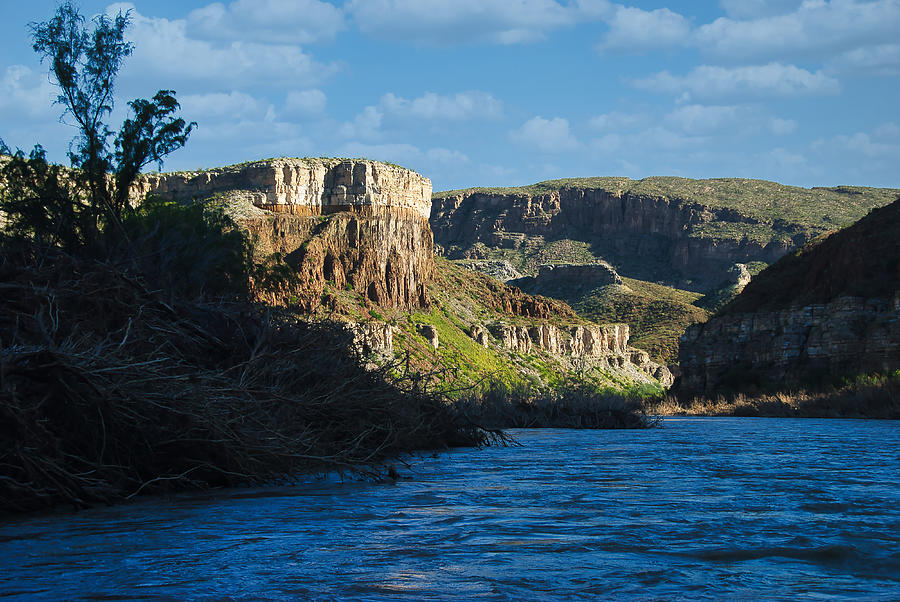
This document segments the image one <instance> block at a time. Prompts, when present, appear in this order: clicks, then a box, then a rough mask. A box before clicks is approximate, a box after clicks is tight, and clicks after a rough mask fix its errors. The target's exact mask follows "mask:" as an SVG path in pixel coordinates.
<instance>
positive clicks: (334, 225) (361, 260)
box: [135, 159, 434, 308]
mask: <svg viewBox="0 0 900 602" xmlns="http://www.w3.org/2000/svg"><path fill="white" fill-rule="evenodd" d="M148 193H150V194H155V195H157V196H160V197H162V198H164V199H172V200H179V201H188V200H200V199H206V198H210V197H212V196H214V195H222V196H223V197H224V198H225V199H226V201H232V202H238V203H243V204H244V205H249V204H252V205H254V206H255V207H256V208H257V209H256V210H253V211H248V212H246V215H245V216H244V217H242V218H240V219H239V222H240V223H241V224H242V225H243V226H244V227H245V228H247V230H248V231H249V232H250V233H251V235H252V236H253V239H254V242H255V248H256V253H257V256H258V257H260V258H265V257H267V256H269V255H271V254H273V253H279V254H281V255H282V256H283V257H284V258H286V260H287V262H288V264H289V265H291V266H292V267H294V268H295V269H296V271H297V273H298V274H299V276H300V281H301V288H302V291H294V292H302V294H303V295H304V296H305V297H307V298H306V299H305V300H301V301H304V303H303V305H307V306H310V307H312V306H314V305H315V303H316V302H317V300H318V298H319V297H320V296H321V294H322V292H323V291H324V287H325V284H326V283H331V285H332V286H334V287H336V288H339V289H344V288H350V289H352V290H354V291H357V292H359V293H360V294H362V295H364V296H365V297H366V298H368V299H369V300H370V301H371V302H372V303H375V304H377V305H380V306H382V307H398V308H415V307H423V306H426V305H428V295H427V289H426V286H427V284H428V282H429V281H430V280H431V279H432V277H433V275H434V259H433V252H434V251H433V237H432V234H431V229H430V227H429V225H428V216H429V214H430V209H431V181H430V180H428V179H427V178H424V177H422V176H420V175H419V174H417V173H415V172H413V171H410V170H408V169H403V168H402V167H397V166H394V165H387V164H384V163H378V162H376V161H366V160H339V159H273V160H266V161H258V162H255V163H248V164H244V165H239V166H233V167H225V168H220V169H214V170H210V171H206V172H200V173H178V174H162V175H154V176H147V177H145V178H144V179H143V180H142V181H141V182H139V183H138V185H137V186H136V190H135V194H136V195H143V194H148ZM248 201H249V203H248ZM274 301H276V302H277V301H278V300H274Z"/></svg>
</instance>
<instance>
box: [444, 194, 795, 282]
mask: <svg viewBox="0 0 900 602" xmlns="http://www.w3.org/2000/svg"><path fill="white" fill-rule="evenodd" d="M753 221H754V220H752V219H751V218H747V217H746V216H743V215H741V214H740V213H738V212H737V211H734V210H732V209H725V208H711V207H708V206H705V205H703V204H700V203H695V202H690V201H685V200H680V199H668V198H662V197H654V196H648V195H640V194H631V193H628V192H625V193H617V192H616V191H610V190H603V189H594V188H578V187H563V188H561V189H559V190H552V191H548V192H544V193H541V194H535V195H529V194H522V193H503V192H497V193H493V192H490V193H488V192H479V191H477V190H475V191H461V192H459V193H453V194H449V195H445V196H438V197H436V198H435V199H434V202H433V204H432V209H431V228H432V230H433V231H434V236H435V241H436V242H437V243H438V244H439V245H441V247H443V248H444V249H446V250H447V252H448V255H449V256H450V257H451V258H454V257H455V255H454V253H458V254H461V255H465V254H466V253H467V250H469V249H471V248H472V247H473V245H476V244H477V243H482V244H484V245H486V246H488V247H493V248H514V249H522V248H524V246H525V245H526V244H527V241H528V240H529V239H531V238H534V237H541V238H542V239H543V240H557V239H562V238H570V239H575V240H580V241H585V242H587V243H589V244H590V245H591V248H592V250H593V251H594V252H595V254H597V255H599V256H602V257H604V258H606V259H609V260H610V261H612V262H613V263H615V265H617V266H618V267H619V268H620V269H625V270H626V272H627V273H628V274H629V275H631V276H635V277H643V278H644V279H648V280H657V279H660V278H662V279H665V280H668V281H679V280H691V281H695V282H701V281H702V282H703V283H705V284H707V285H714V284H716V283H718V282H719V281H720V280H721V279H722V276H723V275H724V273H725V272H726V271H727V270H728V268H729V267H731V266H732V265H734V264H735V263H740V262H747V261H751V260H757V261H764V262H766V263H772V262H774V261H775V260H777V259H778V258H779V257H781V256H782V255H784V254H785V253H786V252H787V251H788V250H789V249H791V248H793V247H794V246H797V245H802V244H803V243H805V242H806V241H807V240H808V234H806V233H804V232H796V233H792V232H790V231H789V230H788V231H786V232H785V233H784V234H785V235H784V236H783V237H781V238H779V239H778V240H770V241H766V242H757V241H753V240H750V239H748V238H738V239H737V240H734V239H731V238H724V237H719V238H716V237H699V236H692V233H694V232H695V231H696V230H698V229H699V228H700V227H702V226H704V225H707V224H710V223H711V222H720V223H733V224H735V225H737V226H741V225H753Z"/></svg>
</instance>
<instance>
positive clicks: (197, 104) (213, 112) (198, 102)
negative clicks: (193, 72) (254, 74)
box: [179, 91, 274, 121]
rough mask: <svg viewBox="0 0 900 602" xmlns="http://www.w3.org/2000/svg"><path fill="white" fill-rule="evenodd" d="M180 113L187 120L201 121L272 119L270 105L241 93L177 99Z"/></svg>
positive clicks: (272, 112)
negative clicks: (267, 117)
mask: <svg viewBox="0 0 900 602" xmlns="http://www.w3.org/2000/svg"><path fill="white" fill-rule="evenodd" d="M179 101H180V103H181V112H182V114H183V115H185V116H186V117H187V118H188V119H191V120H197V121H203V120H204V119H212V120H216V121H218V120H222V119H227V120H235V121H239V120H243V119H264V118H266V116H267V115H268V116H269V119H272V118H273V117H274V109H273V108H272V105H271V104H269V103H267V102H263V101H261V100H258V99H256V98H254V97H252V96H250V95H249V94H245V93H243V92H237V91H233V92H229V93H227V94H226V93H212V94H188V95H185V96H182V97H181V98H180V99H179Z"/></svg>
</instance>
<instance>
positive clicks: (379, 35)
mask: <svg viewBox="0 0 900 602" xmlns="http://www.w3.org/2000/svg"><path fill="white" fill-rule="evenodd" d="M55 6H56V4H55V3H54V2H40V1H36V2H30V3H23V2H19V1H13V0H0V10H2V16H3V19H0V137H2V138H3V139H4V140H5V141H6V143H7V144H8V145H10V146H13V147H21V148H23V149H28V148H30V147H31V146H32V145H33V144H34V143H36V142H40V143H41V144H43V145H44V146H45V147H46V148H47V149H48V150H49V152H50V155H51V157H52V158H53V159H55V160H59V161H62V160H64V156H65V151H66V149H67V144H68V140H69V139H70V138H71V137H72V134H73V131H72V128H71V127H70V126H67V125H65V124H62V123H60V122H59V114H60V107H58V106H51V101H52V99H53V98H54V97H55V92H54V89H53V87H52V86H51V85H50V83H49V82H48V78H47V74H46V65H41V64H40V62H39V59H38V57H37V55H35V54H34V53H33V52H32V51H31V47H30V43H29V32H28V28H27V23H28V22H31V21H40V20H46V19H48V18H50V16H51V15H52V14H53V11H54V10H55ZM80 6H81V7H82V12H83V13H85V14H87V15H92V14H96V13H99V12H104V11H106V12H116V11H118V10H120V9H122V10H131V19H132V24H131V27H130V28H129V30H128V35H129V38H130V39H131V41H133V42H134V43H135V45H136V50H135V53H134V55H133V56H132V57H130V58H129V59H128V62H127V64H126V66H125V68H124V70H123V71H122V73H121V75H120V78H119V85H118V88H117V96H118V107H117V112H116V114H115V115H114V116H113V119H112V122H113V123H114V124H115V123H120V122H121V120H122V119H123V117H124V113H123V112H122V111H123V110H124V108H125V106H126V105H125V101H127V100H130V99H132V98H135V97H145V98H149V97H151V96H152V95H153V94H154V93H155V92H156V90H158V89H163V88H167V89H168V88H171V89H175V90H176V91H177V93H178V98H179V100H180V101H181V104H182V114H183V115H184V117H185V118H187V119H188V120H194V121H197V122H198V123H199V128H198V129H197V131H196V133H195V134H194V135H193V137H192V138H191V140H190V141H189V143H188V146H187V147H186V148H184V149H182V150H180V151H178V152H176V153H175V154H173V155H171V156H170V158H169V159H168V160H167V161H166V164H165V166H164V169H166V170H172V169H195V168H200V167H214V166H219V165H226V164H229V163H236V162H240V161H245V160H250V159H256V158H262V157H271V156H353V157H358V156H365V157H369V158H373V159H381V160H386V161H392V162H395V163H399V164H401V165H404V166H407V167H410V168H412V169H415V170H417V171H419V172H421V173H422V174H424V175H426V176H428V177H430V178H431V179H432V180H433V182H434V187H435V189H436V190H446V189H450V188H462V187H468V186H507V185H520V184H528V183H533V182H536V181H540V180H545V179H550V178H560V177H576V176H606V175H615V176H628V177H632V178H642V177H646V176H651V175H678V176H686V177H694V178H707V177H728V176H736V177H749V178H762V179H768V180H775V181H779V182H783V183H786V184H794V185H800V186H832V185H838V184H853V185H867V186H889V187H900V110H898V107H900V38H898V32H900V0H868V1H862V0H832V1H826V0H805V1H796V0H719V2H713V1H710V2H683V1H682V2H678V1H674V0H670V1H668V2H663V1H658V2H649V1H648V2H636V3H634V4H620V3H617V2H613V1H608V0H344V1H339V0H335V1H334V2H326V1H321V0H236V1H233V2H228V1H226V2H222V3H217V2H208V1H205V0H178V1H172V0H154V1H152V2H151V1H147V0H136V1H133V2H130V3H110V2H97V1H93V0H84V1H83V2H81V4H80Z"/></svg>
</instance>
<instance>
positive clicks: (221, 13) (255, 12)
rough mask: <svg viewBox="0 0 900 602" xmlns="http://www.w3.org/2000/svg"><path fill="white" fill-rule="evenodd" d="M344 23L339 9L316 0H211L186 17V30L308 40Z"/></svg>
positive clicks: (214, 36) (327, 36) (330, 34)
mask: <svg viewBox="0 0 900 602" xmlns="http://www.w3.org/2000/svg"><path fill="white" fill-rule="evenodd" d="M344 27H345V24H344V14H343V13H342V12H341V10H340V9H338V8H337V7H336V6H334V5H333V4H329V3H328V2H321V1H320V0H236V1H235V2H231V3H230V4H228V6H225V5H224V4H222V3H220V2H214V3H212V4H209V5H207V6H204V7H202V8H198V9H196V10H194V11H191V13H190V14H189V15H188V17H187V32H188V33H189V34H190V35H191V36H193V37H196V38H199V39H206V40H227V41H231V40H251V41H259V42H265V43H281V44H290V45H295V44H310V43H314V42H321V41H329V40H332V39H333V38H334V36H335V35H337V33H338V32H339V31H341V30H343V29H344Z"/></svg>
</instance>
